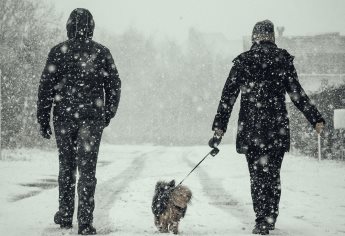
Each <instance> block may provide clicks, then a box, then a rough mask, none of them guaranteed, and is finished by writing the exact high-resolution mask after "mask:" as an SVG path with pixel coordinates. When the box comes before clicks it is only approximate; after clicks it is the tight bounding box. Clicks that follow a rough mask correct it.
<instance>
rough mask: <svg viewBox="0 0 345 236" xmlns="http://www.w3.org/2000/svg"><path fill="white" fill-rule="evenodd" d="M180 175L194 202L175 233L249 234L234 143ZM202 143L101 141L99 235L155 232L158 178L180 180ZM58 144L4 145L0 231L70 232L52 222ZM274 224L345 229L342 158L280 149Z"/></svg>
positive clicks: (298, 230) (243, 173) (305, 229)
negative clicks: (36, 146)
mask: <svg viewBox="0 0 345 236" xmlns="http://www.w3.org/2000/svg"><path fill="white" fill-rule="evenodd" d="M220 149H221V152H220V153H219V154H218V155H217V156H216V157H211V158H208V159H206V161H205V162H204V163H202V165H201V166H200V168H198V169H197V170H196V172H195V173H194V174H192V175H191V176H190V177H189V178H188V179H187V180H186V181H185V184H186V185H188V186H189V187H190V188H191V189H192V191H193V200H192V204H191V205H190V207H189V208H188V211H187V215H186V217H185V218H184V219H182V221H181V224H180V231H181V235H215V236H217V235H239V236H241V235H251V229H252V227H253V224H254V213H253V210H252V205H251V198H250V189H249V175H248V170H247V165H246V161H245V159H244V158H243V156H241V155H239V154H237V153H236V152H235V149H234V146H232V145H222V146H221V147H220ZM208 151H209V148H208V147H160V146H112V145H103V146H101V151H100V155H99V163H98V168H97V178H98V185H97V189H96V209H95V222H94V225H95V227H96V228H97V229H98V233H99V234H101V235H102V234H106V235H126V236H129V235H158V232H157V230H156V229H155V227H154V224H153V216H152V213H151V200H152V196H153V191H154V186H155V183H156V181H158V180H171V179H176V181H179V180H181V179H182V178H183V177H184V176H185V175H186V174H187V173H188V172H189V171H190V170H191V168H192V167H193V166H194V165H195V164H196V163H197V162H198V161H199V160H200V159H201V158H202V157H203V156H204V155H205V154H206V153H207V152H208ZM57 173H58V158H57V152H56V151H51V152H47V151H42V150H26V149H21V150H16V151H11V152H10V151H8V150H3V151H2V160H1V161H0V189H1V194H0V235H1V236H12V235H18V236H21V235H25V236H31V235H32V236H36V235H75V234H77V224H76V223H75V221H74V227H73V229H71V230H61V229H60V228H59V227H58V226H57V225H55V224H54V223H53V215H54V213H55V211H56V210H57V206H58V205H57V203H58V202H57V200H58V199H57V196H58V189H57V182H56V180H57ZM276 226H277V229H276V230H275V231H271V233H270V234H271V235H294V236H299V235H303V236H305V235H306V236H308V235H310V236H314V235H322V236H324V235H345V163H344V162H336V161H326V160H325V161H322V162H318V161H316V160H314V159H309V158H307V157H301V156H292V155H286V157H285V159H284V162H283V167H282V199H281V211H280V216H279V219H278V222H277V225H276Z"/></svg>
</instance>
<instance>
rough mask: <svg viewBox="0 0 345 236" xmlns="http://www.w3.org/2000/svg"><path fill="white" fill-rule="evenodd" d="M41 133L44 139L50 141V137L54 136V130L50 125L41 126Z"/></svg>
mask: <svg viewBox="0 0 345 236" xmlns="http://www.w3.org/2000/svg"><path fill="white" fill-rule="evenodd" d="M40 133H41V135H42V137H43V138H46V139H50V136H51V135H52V134H53V133H52V129H51V128H50V125H49V124H48V125H42V124H41V129H40Z"/></svg>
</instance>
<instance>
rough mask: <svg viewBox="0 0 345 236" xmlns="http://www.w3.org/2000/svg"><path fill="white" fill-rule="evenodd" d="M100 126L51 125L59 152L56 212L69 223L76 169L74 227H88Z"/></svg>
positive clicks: (91, 123)
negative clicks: (77, 177)
mask: <svg viewBox="0 0 345 236" xmlns="http://www.w3.org/2000/svg"><path fill="white" fill-rule="evenodd" d="M103 128H104V123H103V122H102V121H92V120H91V121H90V120H84V121H69V122H59V121H55V122H54V130H55V136H56V142H57V147H58V150H59V178H58V182H59V211H60V213H61V215H62V221H65V222H72V219H73V213H74V198H75V186H76V172H77V168H78V172H79V180H78V189H77V190H78V197H79V199H78V223H79V224H91V223H92V221H93V210H94V208H95V202H94V194H95V189H96V183H97V179H96V164H97V156H98V150H99V145H100V141H101V137H102V132H103Z"/></svg>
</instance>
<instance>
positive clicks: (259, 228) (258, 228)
mask: <svg viewBox="0 0 345 236" xmlns="http://www.w3.org/2000/svg"><path fill="white" fill-rule="evenodd" d="M269 233H270V232H269V230H268V224H267V223H265V222H261V223H257V224H256V225H255V227H254V229H253V231H252V234H260V235H267V234H269Z"/></svg>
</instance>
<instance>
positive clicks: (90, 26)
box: [37, 8, 121, 235]
mask: <svg viewBox="0 0 345 236" xmlns="http://www.w3.org/2000/svg"><path fill="white" fill-rule="evenodd" d="M66 28H67V36H68V40H67V41H64V42H62V43H60V44H58V45H56V46H55V47H53V48H52V49H51V51H50V53H49V55H48V59H47V63H46V66H45V68H44V70H43V73H42V76H41V80H40V85H39V90H38V101H37V119H38V123H39V124H40V126H41V129H40V131H41V135H42V136H43V137H44V138H47V139H49V138H50V136H51V135H52V131H51V128H50V112H51V108H52V106H53V107H54V109H53V123H54V131H55V137H56V142H57V147H58V151H59V177H58V183H59V210H58V212H57V213H56V214H55V216H54V221H55V223H56V224H59V225H60V227H61V228H71V227H72V219H73V213H74V198H75V196H74V195H75V186H76V171H77V168H78V171H79V180H78V187H77V191H78V197H79V199H78V217H77V218H78V227H79V228H78V234H82V235H90V234H96V229H95V228H94V227H93V226H92V222H93V210H94V208H95V201H94V194H95V189H96V183H97V179H96V164H97V156H98V150H99V145H100V142H101V137H102V132H103V129H104V127H106V126H108V125H109V122H110V120H111V119H112V118H113V117H114V116H115V114H116V111H117V107H118V104H119V101H120V93H121V80H120V78H119V75H118V71H117V69H116V66H115V63H114V60H113V58H112V56H111V53H110V51H109V49H107V48H106V47H105V46H103V45H101V44H99V43H97V42H95V41H93V40H92V36H93V30H94V28H95V22H94V20H93V17H92V15H91V13H90V12H89V11H88V10H86V9H82V8H77V9H75V10H74V11H72V13H71V15H70V17H69V19H68V21H67V25H66Z"/></svg>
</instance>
